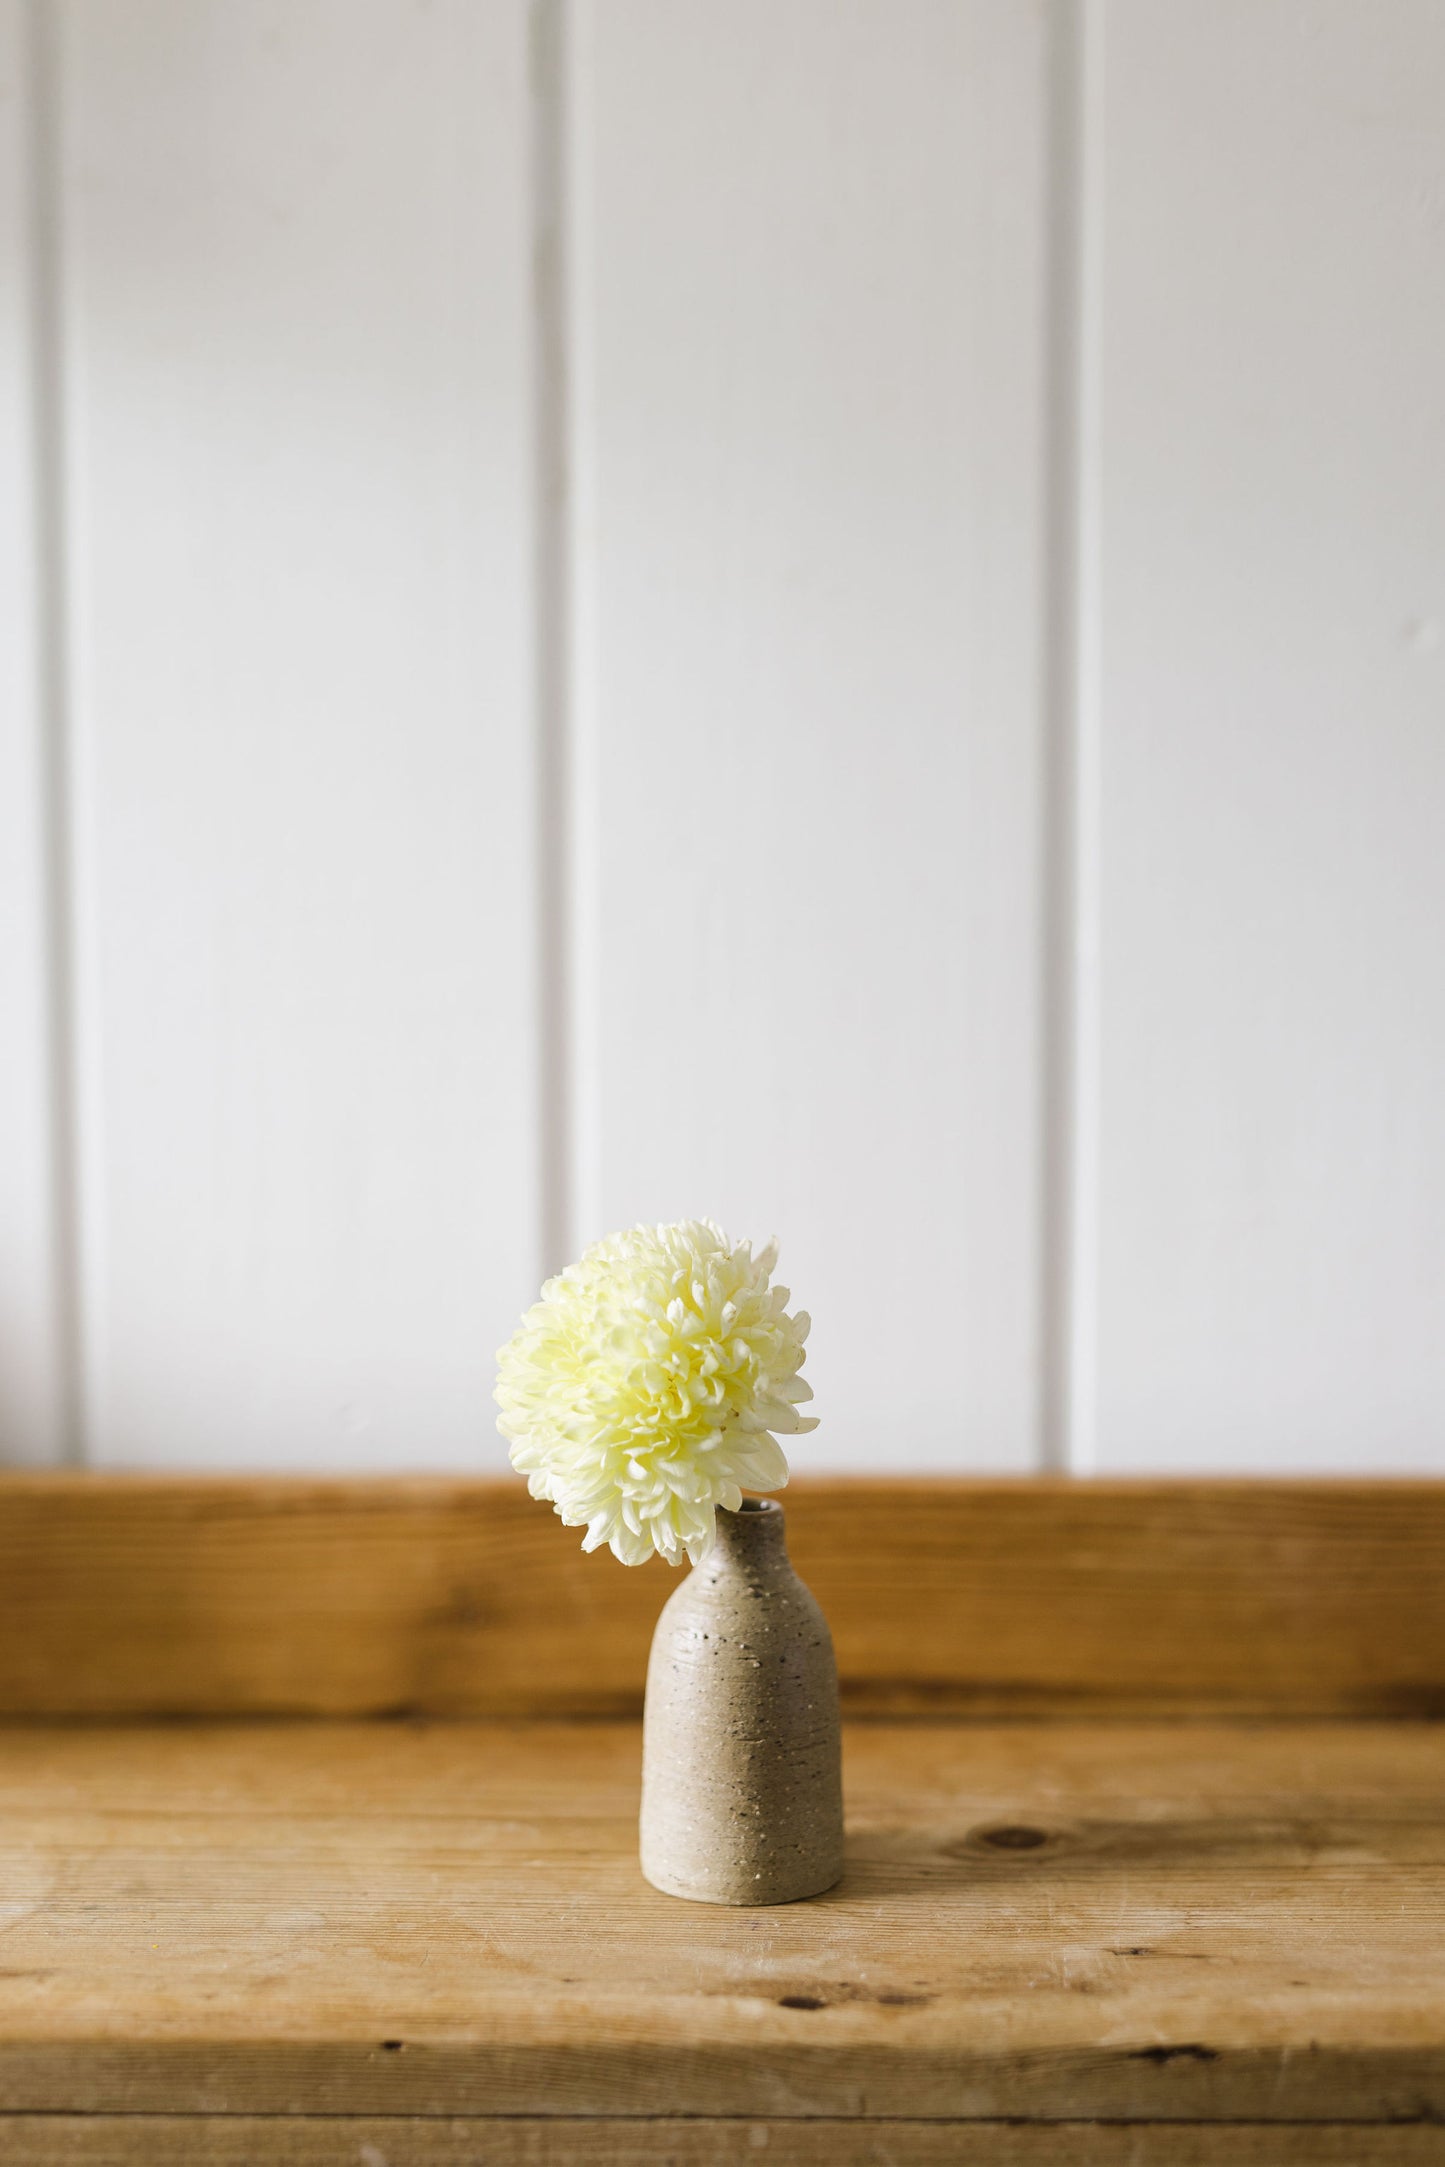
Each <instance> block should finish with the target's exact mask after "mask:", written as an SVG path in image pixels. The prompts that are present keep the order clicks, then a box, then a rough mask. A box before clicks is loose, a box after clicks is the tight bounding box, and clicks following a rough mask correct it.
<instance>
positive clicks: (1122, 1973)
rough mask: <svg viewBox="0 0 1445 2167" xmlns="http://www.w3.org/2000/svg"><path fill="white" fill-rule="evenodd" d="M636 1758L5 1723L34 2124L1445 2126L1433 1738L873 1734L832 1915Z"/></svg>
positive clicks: (8, 1909) (1, 2031) (858, 1771)
mask: <svg viewBox="0 0 1445 2167" xmlns="http://www.w3.org/2000/svg"><path fill="white" fill-rule="evenodd" d="M639 1760H640V1739H639V1733H638V1729H637V1727H636V1726H635V1725H630V1724H596V1723H594V1724H555V1723H542V1724H537V1723H530V1724H526V1723H514V1724H509V1723H492V1724H475V1725H473V1724H443V1725H430V1724H423V1725H396V1724H278V1725H269V1726H268V1725H254V1724H253V1725H219V1726H176V1725H168V1726H162V1727H160V1728H158V1729H152V1728H147V1727H145V1726H139V1725H134V1724H132V1725H126V1726H121V1727H117V1728H107V1727H98V1726H92V1727H85V1728H80V1729H66V1728H63V1727H56V1726H53V1725H50V1726H43V1727H38V1728H24V1727H17V1728H12V1729H11V1730H10V1731H9V1733H8V1734H7V1736H6V1739H5V1752H4V1755H3V1759H0V1890H3V1904H4V1929H5V1931H4V1966H3V1969H0V2107H3V2108H4V2109H5V2110H7V2111H10V2112H25V2113H36V2112H42V2111H46V2110H50V2111H55V2112H68V2113H75V2112H80V2111H85V2110H94V2111H97V2112H102V2113H111V2114H114V2113H120V2112H135V2113H162V2112H193V2113H201V2114H212V2115H214V2114H218V2113H281V2112H285V2113H294V2114H302V2113H306V2114H330V2113H336V2112H344V2113H351V2114H395V2115H442V2116H446V2115H569V2114H570V2115H578V2116H583V2117H586V2116H607V2115H623V2116H628V2115H647V2114H663V2115H674V2116H675V2115H718V2114H721V2115H733V2116H753V2115H756V2116H759V2117H761V2118H762V2119H764V2120H779V2121H791V2120H793V2119H794V2118H798V2119H801V2120H802V2121H805V2122H806V2121H809V2120H811V2119H813V2118H816V2117H825V2118H826V2117H830V2116H835V2117H842V2118H856V2117H863V2116H882V2117H889V2116H902V2117H923V2118H938V2119H943V2120H949V2119H960V2118H970V2119H982V2120H989V2119H1013V2118H1021V2119H1023V2120H1057V2119H1062V2120H1070V2119H1075V2118H1080V2119H1093V2118H1105V2119H1121V2118H1122V2119H1139V2120H1143V2121H1146V2122H1149V2121H1161V2120H1163V2121H1178V2120H1184V2121H1189V2120H1201V2121H1218V2122H1230V2123H1232V2122H1236V2121H1241V2120H1242V2121H1246V2122H1250V2121H1274V2120H1279V2121H1282V2122H1298V2121H1310V2120H1320V2121H1325V2122H1333V2121H1342V2120H1358V2121H1361V2122H1366V2123H1369V2122H1379V2121H1394V2120H1404V2121H1407V2122H1419V2123H1426V2124H1429V2123H1432V2122H1433V2123H1439V2122H1440V2121H1441V2119H1442V2118H1445V2003H1442V1999H1441V1995H1440V1991H1439V1988H1440V1949H1441V1946H1442V1938H1445V1814H1442V1808H1441V1798H1442V1795H1445V1732H1442V1731H1441V1729H1440V1728H1439V1727H1438V1726H1435V1725H1416V1724H1403V1723H1402V1724H1369V1725H1339V1724H1310V1723H1297V1724H1289V1725H1281V1726H1277V1727H1271V1726H1268V1725H1260V1724H1243V1725H1233V1726H1231V1725H1220V1724H1176V1723H1169V1724H1155V1725H1143V1724H1134V1725H1116V1724H1064V1723H1060V1724H1036V1723H1022V1724H1014V1725H1004V1726H988V1725H959V1724H941V1725H940V1724H928V1723H919V1722H911V1723H907V1724H903V1725H897V1726H895V1725H888V1724H870V1725H861V1726H852V1727H850V1730H849V1735H848V1739H847V1744H846V1749H845V1761H846V1783H847V1800H848V1831H849V1833H848V1863H847V1871H846V1874H845V1877H844V1880H843V1882H842V1883H841V1885H840V1886H839V1888H838V1889H837V1890H836V1891H835V1892H832V1893H830V1894H829V1895H828V1896H827V1897H825V1898H823V1899H821V1900H817V1901H814V1902H811V1903H805V1904H796V1905H787V1906H782V1907H779V1908H776V1909H770V1910H762V1911H748V1910H742V1911H729V1910H727V1909H725V1908H714V1907H702V1906H695V1905H686V1904H682V1903H678V1902H676V1901H675V1900H673V1899H670V1898H667V1897H663V1896H659V1895H658V1894H657V1892H656V1891H654V1890H652V1889H650V1888H649V1887H648V1886H647V1885H646V1883H644V1882H643V1880H642V1878H641V1875H640V1872H639V1869H638V1865H637V1855H636V1854H637V1831H636V1815H637V1797H638V1768H639Z"/></svg>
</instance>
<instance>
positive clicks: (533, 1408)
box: [497, 1219, 817, 1565]
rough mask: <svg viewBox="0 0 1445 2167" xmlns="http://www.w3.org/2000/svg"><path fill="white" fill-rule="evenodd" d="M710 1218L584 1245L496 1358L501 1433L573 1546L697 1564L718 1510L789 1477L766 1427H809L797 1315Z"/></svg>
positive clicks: (761, 1266) (746, 1246)
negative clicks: (573, 1533) (574, 1539)
mask: <svg viewBox="0 0 1445 2167" xmlns="http://www.w3.org/2000/svg"><path fill="white" fill-rule="evenodd" d="M777 1254H778V1252H777V1244H776V1242H770V1243H769V1244H768V1246H767V1248H766V1249H764V1250H763V1251H762V1252H761V1254H760V1255H758V1256H756V1257H755V1256H754V1255H753V1253H752V1245H751V1243H749V1242H740V1243H738V1244H737V1245H736V1246H734V1244H733V1243H732V1242H730V1241H729V1240H728V1237H727V1236H726V1234H724V1233H723V1231H722V1229H721V1227H717V1226H714V1225H713V1223H712V1221H711V1220H710V1219H686V1220H683V1221H682V1222H681V1223H680V1224H679V1225H677V1226H639V1227H634V1228H633V1229H632V1231H631V1233H630V1234H610V1235H609V1236H608V1237H607V1239H606V1240H605V1241H600V1242H596V1243H594V1245H593V1246H592V1248H590V1249H589V1250H588V1251H587V1253H586V1255H585V1256H583V1257H582V1259H581V1260H580V1262H578V1263H576V1264H571V1265H569V1266H568V1267H567V1269H566V1271H565V1272H562V1273H560V1274H559V1275H558V1277H557V1278H555V1279H549V1280H548V1281H547V1284H546V1285H545V1286H544V1287H543V1289H542V1299H541V1301H540V1302H538V1303H537V1304H536V1305H535V1307H534V1308H532V1309H529V1310H528V1311H527V1314H526V1316H525V1317H523V1319H522V1321H521V1323H520V1324H519V1325H518V1327H517V1330H516V1332H515V1333H514V1335H513V1337H512V1338H511V1339H510V1340H509V1342H508V1343H507V1345H506V1346H505V1347H503V1349H502V1350H501V1353H500V1354H499V1355H498V1357H497V1361H498V1364H499V1375H498V1379H497V1404H498V1405H499V1406H500V1408H501V1410H502V1414H501V1420H500V1423H499V1425H498V1426H499V1428H500V1429H501V1432H502V1435H503V1436H504V1437H508V1438H510V1439H511V1441H512V1465H513V1466H514V1467H515V1468H516V1469H517V1470H518V1472H519V1473H520V1474H524V1475H525V1476H526V1477H527V1479H528V1487H529V1489H530V1490H531V1492H532V1495H533V1497H545V1498H549V1499H550V1500H551V1502H552V1503H553V1504H554V1505H555V1506H556V1508H557V1511H558V1513H559V1514H560V1516H561V1518H562V1520H563V1521H564V1522H565V1524H566V1525H567V1526H568V1527H584V1526H585V1527H586V1529H587V1536H586V1540H585V1541H584V1542H583V1545H582V1547H583V1549H584V1550H596V1549H598V1548H599V1547H600V1545H601V1544H603V1543H610V1544H611V1546H612V1549H613V1551H614V1553H615V1555H616V1556H618V1557H619V1558H621V1560H622V1562H623V1564H624V1565H643V1564H645V1563H646V1561H647V1559H648V1558H650V1557H651V1556H652V1553H653V1551H654V1550H656V1551H659V1552H660V1553H661V1555H662V1556H663V1557H665V1558H666V1559H667V1561H668V1563H669V1564H670V1565H676V1564H678V1563H680V1562H681V1559H682V1555H683V1552H684V1551H685V1552H686V1553H687V1555H688V1557H689V1558H690V1559H691V1560H692V1562H693V1564H694V1565H699V1564H701V1562H702V1560H703V1559H704V1558H705V1557H706V1556H707V1554H708V1552H709V1551H710V1550H711V1548H712V1546H713V1539H714V1534H715V1529H716V1520H715V1515H716V1511H717V1508H718V1506H719V1505H722V1506H723V1507H725V1508H726V1510H728V1511H729V1512H736V1511H737V1509H738V1506H739V1505H740V1504H741V1502H742V1493H743V1488H744V1486H746V1487H747V1488H748V1489H749V1490H779V1489H781V1488H782V1487H783V1485H784V1483H785V1482H786V1481H787V1479H788V1463H787V1461H786V1460H785V1459H784V1457H783V1454H782V1450H781V1448H780V1447H779V1445H778V1442H777V1439H776V1437H775V1436H774V1435H773V1434H772V1433H773V1432H774V1431H780V1432H782V1433H784V1434H791V1433H794V1432H797V1431H800V1430H812V1429H816V1428H817V1422H816V1420H815V1419H814V1418H813V1417H812V1416H811V1415H800V1414H799V1413H798V1411H797V1409H798V1404H799V1402H800V1401H803V1400H809V1399H811V1398H812V1396H813V1392H812V1387H811V1386H810V1385H808V1384H805V1383H804V1381H803V1379H802V1378H801V1377H800V1376H799V1375H798V1371H799V1370H800V1369H801V1368H802V1366H803V1359H804V1356H803V1342H804V1340H805V1339H806V1338H807V1336H808V1316H807V1313H806V1311H804V1310H799V1311H798V1313H797V1315H796V1316H792V1317H790V1316H789V1315H788V1314H787V1304H788V1290H787V1288H786V1287H773V1286H770V1285H769V1283H768V1282H769V1277H770V1274H771V1272H772V1269H773V1266H774V1264H775V1263H776V1262H777Z"/></svg>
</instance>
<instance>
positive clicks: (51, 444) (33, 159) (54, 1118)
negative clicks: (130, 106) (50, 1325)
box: [24, 0, 86, 1465]
mask: <svg viewBox="0 0 1445 2167" xmlns="http://www.w3.org/2000/svg"><path fill="white" fill-rule="evenodd" d="M24 30H25V39H26V66H25V85H24V96H25V103H26V108H27V114H26V119H27V142H26V149H27V158H28V167H29V170H28V173H27V176H26V180H27V196H28V203H27V210H28V217H29V233H28V236H27V241H28V254H29V277H30V295H29V300H30V341H31V346H30V362H29V367H30V400H31V409H30V425H31V431H32V442H33V468H32V472H33V477H34V481H33V489H34V496H33V504H32V534H33V546H34V552H35V583H34V593H35V606H36V612H37V624H36V655H37V662H38V668H37V678H38V682H37V688H36V692H37V707H38V713H39V731H40V740H41V762H40V777H41V784H40V787H41V805H40V809H39V811H40V820H41V827H42V834H41V854H42V861H43V865H44V897H43V906H42V907H43V916H44V941H45V972H44V976H45V1000H46V1018H45V1032H46V1052H45V1059H46V1070H47V1086H48V1100H49V1107H48V1146H49V1158H50V1164H49V1187H50V1216H51V1256H52V1266H51V1269H52V1275H53V1301H54V1316H55V1324H54V1358H55V1362H56V1370H57V1377H58V1385H59V1390H58V1407H57V1425H58V1451H59V1456H60V1458H61V1459H62V1460H63V1461H64V1462H66V1463H67V1464H70V1465H76V1464H80V1463H82V1462H83V1461H84V1460H85V1458H86V1440H85V1423H84V1409H85V1397H86V1395H85V1379H84V1336H83V1331H82V1311H81V1289H80V1249H81V1243H80V1203H81V1198H80V1181H79V1153H78V1137H77V1126H76V1125H77V1118H78V1092H77V1078H76V1057H77V1031H76V1019H75V989H76V969H75V953H74V946H75V905H74V882H73V874H74V845H73V817H72V802H71V801H72V790H71V781H72V774H71V770H72V759H71V699H70V668H69V639H70V626H69V615H70V611H69V581H68V576H67V557H68V549H67V534H66V516H65V512H66V495H67V491H66V483H67V473H66V442H65V396H64V374H63V371H64V365H65V325H64V316H63V304H62V239H63V236H62V222H61V146H60V126H61V80H60V51H59V45H58V37H59V25H58V22H57V19H56V14H55V7H54V0H27V5H26V10H25V17H24Z"/></svg>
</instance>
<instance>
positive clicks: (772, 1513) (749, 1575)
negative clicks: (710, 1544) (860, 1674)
mask: <svg viewBox="0 0 1445 2167" xmlns="http://www.w3.org/2000/svg"><path fill="white" fill-rule="evenodd" d="M642 1871H643V1872H644V1874H646V1876H647V1878H648V1880H649V1881H650V1882H651V1883H652V1885H653V1887H654V1888H655V1889H661V1890H663V1891H664V1893H665V1894H667V1895H669V1896H688V1897H692V1898H693V1899H694V1900H695V1901H696V1902H698V1903H704V1904H786V1903H791V1902H792V1901H793V1900H794V1898H796V1897H799V1896H818V1895H820V1894H821V1893H822V1891H823V1890H824V1889H830V1888H832V1886H833V1884H834V1882H835V1881H837V1880H838V1879H839V1877H840V1875H841V1874H842V1871H843V1786H842V1768H841V1748H840V1735H839V1723H838V1672H837V1667H836V1665H835V1663H834V1661H833V1640H832V1636H831V1634H830V1633H829V1631H828V1621H827V1620H826V1618H825V1617H824V1616H823V1613H822V1611H821V1610H820V1609H819V1608H818V1605H817V1604H816V1603H815V1602H814V1600H813V1598H812V1596H811V1595H810V1594H809V1593H808V1590H807V1589H806V1588H805V1587H804V1586H803V1583H802V1581H801V1580H800V1579H799V1578H798V1576H797V1574H796V1573H795V1572H794V1571H793V1568H792V1566H791V1564H790V1563H789V1562H788V1548H787V1542H786V1540H785V1538H784V1533H783V1513H782V1508H781V1506H779V1505H775V1504H774V1503H773V1502H772V1500H771V1499H766V1500H762V1499H755V1498H746V1499H744V1501H743V1505H742V1508H741V1510H740V1511H738V1512H721V1511H720V1512H719V1513H718V1516H717V1544H716V1547H715V1548H714V1550H713V1552H712V1555H711V1556H710V1557H709V1558H708V1560H707V1562H706V1563H705V1564H703V1565H699V1566H696V1567H695V1568H694V1569H693V1571H692V1572H690V1573H689V1574H688V1576H687V1578H686V1580H684V1582H683V1583H682V1586H681V1587H680V1588H678V1589H677V1591H676V1592H675V1593H674V1594H673V1596H672V1597H671V1598H670V1600H669V1601H668V1603H667V1606H666V1608H665V1609H664V1611H663V1613H662V1616H661V1617H660V1618H659V1619H658V1621H657V1630H656V1632H655V1633H654V1635H653V1640H652V1659H651V1662H650V1663H649V1665H648V1670H647V1711H646V1720H645V1723H644V1729H643V1746H642Z"/></svg>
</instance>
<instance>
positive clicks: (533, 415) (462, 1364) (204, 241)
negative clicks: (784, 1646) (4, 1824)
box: [0, 0, 1445, 1471]
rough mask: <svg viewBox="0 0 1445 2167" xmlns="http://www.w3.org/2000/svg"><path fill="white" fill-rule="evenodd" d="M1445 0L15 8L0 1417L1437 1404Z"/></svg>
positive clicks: (1230, 1431)
mask: <svg viewBox="0 0 1445 2167" xmlns="http://www.w3.org/2000/svg"><path fill="white" fill-rule="evenodd" d="M1442 110H1445V10H1442V9H1441V8H1440V7H1439V6H1437V5H1436V4H1435V0H1391V5H1390V6H1389V7H1388V8H1384V9H1382V8H1381V7H1379V6H1378V4H1376V0H530V4H529V0H0V115H3V120H4V124H5V126H4V140H3V143H0V309H3V315H0V610H3V613H4V640H3V663H0V692H3V698H4V710H3V715H0V1030H3V1039H4V1049H5V1050H4V1059H3V1062H0V1457H4V1458H6V1459H9V1460H12V1461H13V1460H23V1459H45V1458H56V1457H64V1456H73V1457H84V1458H87V1459H89V1460H92V1461H94V1462H97V1463H110V1464H114V1463H129V1464H136V1463H140V1464H147V1463H148V1464H172V1465H177V1464H193V1465H210V1466H223V1465H230V1466H258V1467H259V1466H270V1467H278V1466H296V1467H306V1468H328V1467H329V1468H342V1467H355V1468H379V1467H416V1468H424V1467H469V1466H470V1467H479V1468H484V1467H489V1466H498V1465H500V1464H502V1459H503V1455H502V1448H501V1445H500V1442H499V1441H498V1440H497V1439H496V1437H495V1435H494V1433H493V1429H492V1419H491V1409H490V1400H489V1395H490V1387H491V1367H492V1352H493V1349H494V1348H495V1347H496V1345H497V1344H498V1342H499V1341H500V1339H501V1338H502V1337H503V1336H504V1334H505V1333H506V1331H507V1330H508V1329H509V1328H510V1323H511V1321H512V1318H513V1317H514V1315H515V1313H516V1312H517V1311H518V1310H520V1308H521V1307H522V1306H523V1304H524V1303H525V1302H526V1300H527V1299H528V1298H529V1297H530V1295H531V1294H532V1292H533V1291H534V1290H535V1287H536V1284H537V1282H538V1280H539V1279H540V1277H541V1276H542V1273H543V1271H544V1270H545V1269H547V1268H550V1267H551V1266H553V1265H555V1264H556V1263H557V1262H559V1261H561V1258H562V1256H563V1255H564V1254H565V1253H566V1252H567V1251H568V1250H569V1249H573V1248H575V1247H577V1246H579V1245H580V1244H581V1243H582V1242H583V1241H585V1240H587V1239H589V1238H591V1237H592V1236H594V1235H596V1234H597V1233H599V1232H602V1231H604V1230H605V1229H607V1228H608V1227H610V1226H615V1225H618V1224H622V1223H628V1222H631V1221H633V1220H635V1219H637V1218H641V1217H647V1218H654V1217H661V1216H668V1217H671V1216H678V1215H682V1214H690V1213H712V1214H715V1215H716V1216H719V1217H721V1218H722V1219H723V1220H724V1222H725V1223H727V1224H729V1225H731V1226H733V1227H734V1228H735V1229H736V1230H737V1231H739V1232H752V1233H755V1234H757V1235H758V1236H760V1237H761V1236H765V1235H767V1234H769V1233H772V1232H775V1231H776V1232H777V1233H778V1234H779V1235H780V1236H781V1237H782V1241H783V1256H784V1267H785V1269H784V1277H785V1278H787V1279H788V1280H789V1281H790V1283H791V1284H792V1285H793V1287H794V1289H795V1290H796V1292H797V1294H798V1295H799V1297H800V1298H801V1299H802V1300H804V1301H806V1303H807V1305H808V1306H809V1308H810V1309H811V1310H812V1311H813V1313H814V1316H815V1318H816V1331H815V1338H814V1351H813V1361H812V1375H813V1380H814V1383H815V1386H816V1389H817V1393H818V1403H817V1411H818V1412H819V1413H820V1414H821V1415H822V1416H823V1418H824V1419H823V1427H822V1428H821V1429H820V1430H819V1431H818V1432H817V1434H816V1437H815V1438H814V1439H812V1440H809V1441H808V1442H807V1443H805V1444H802V1445H801V1446H800V1448H799V1451H798V1453H797V1454H796V1455H795V1458H796V1459H797V1461H798V1462H799V1464H802V1465H814V1466H832V1467H853V1468H880V1469H905V1468H934V1469H943V1468H950V1467H957V1468H964V1467H975V1468H1000V1469H1012V1470H1026V1469H1029V1468H1031V1467H1037V1466H1040V1465H1043V1464H1045V1463H1046V1462H1053V1463H1055V1464H1066V1465H1072V1466H1075V1467H1077V1468H1079V1469H1080V1470H1081V1471H1087V1470H1088V1469H1089V1468H1092V1467H1099V1468H1101V1469H1110V1470H1134V1469H1137V1470H1146V1469H1168V1468H1171V1467H1176V1466H1177V1467H1185V1466H1188V1467H1191V1468H1209V1467H1216V1468H1221V1469H1222V1468H1241V1467H1243V1468H1257V1469H1262V1468H1265V1467H1269V1466H1273V1467H1278V1468H1292V1469H1299V1470H1302V1471H1303V1470H1307V1469H1312V1468H1338V1469H1344V1468H1359V1469H1376V1470H1383V1469H1387V1468H1406V1467H1412V1468H1421V1467H1427V1466H1439V1465H1441V1464H1442V1461H1445V1328H1442V1327H1445V1112H1442V1105H1445V970H1442V966H1441V963H1440V961H1439V954H1440V948H1441V939H1440V932H1439V928H1440V927H1441V926H1442V924H1445V870H1442V868H1445V849H1442V837H1445V510H1442V507H1445V488H1442V482H1445V397H1442V393H1441V388H1440V387H1441V386H1442V384H1445V131H1442V129H1441V127H1440V122H1439V116H1440V113H1441V111H1442Z"/></svg>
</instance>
